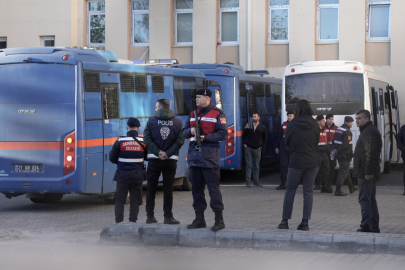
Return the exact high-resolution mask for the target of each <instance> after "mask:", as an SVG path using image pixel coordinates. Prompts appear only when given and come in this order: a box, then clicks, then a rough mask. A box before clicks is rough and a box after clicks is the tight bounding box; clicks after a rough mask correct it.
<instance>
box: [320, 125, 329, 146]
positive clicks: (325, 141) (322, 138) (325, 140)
mask: <svg viewBox="0 0 405 270" xmlns="http://www.w3.org/2000/svg"><path fill="white" fill-rule="evenodd" d="M327 148H328V138H327V137H326V132H325V128H323V129H322V130H321V133H320V135H319V142H318V150H326V149H327Z"/></svg>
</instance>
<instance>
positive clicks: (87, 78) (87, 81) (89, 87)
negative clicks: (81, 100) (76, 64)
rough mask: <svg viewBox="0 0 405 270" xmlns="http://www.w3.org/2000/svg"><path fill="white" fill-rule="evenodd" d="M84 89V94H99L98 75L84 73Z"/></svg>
mask: <svg viewBox="0 0 405 270" xmlns="http://www.w3.org/2000/svg"><path fill="white" fill-rule="evenodd" d="M84 89H85V91H86V92H100V74H98V73H84Z"/></svg>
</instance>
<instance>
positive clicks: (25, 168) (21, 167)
mask: <svg viewBox="0 0 405 270" xmlns="http://www.w3.org/2000/svg"><path fill="white" fill-rule="evenodd" d="M41 171H42V165H41V164H15V172H21V173H39V172H41Z"/></svg>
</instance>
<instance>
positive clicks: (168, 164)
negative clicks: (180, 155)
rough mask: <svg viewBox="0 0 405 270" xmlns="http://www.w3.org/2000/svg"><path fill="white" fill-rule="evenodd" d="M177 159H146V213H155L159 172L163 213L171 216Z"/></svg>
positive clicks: (151, 214) (151, 215) (167, 216)
mask: <svg viewBox="0 0 405 270" xmlns="http://www.w3.org/2000/svg"><path fill="white" fill-rule="evenodd" d="M176 169H177V161H176V160H172V159H166V160H160V159H150V160H149V161H148V185H147V187H148V190H147V192H146V214H147V215H148V216H149V217H153V216H154V215H155V197H156V190H157V186H158V184H159V177H160V174H162V175H163V215H164V217H165V218H171V217H172V216H173V213H172V208H173V183H174V178H175V176H176Z"/></svg>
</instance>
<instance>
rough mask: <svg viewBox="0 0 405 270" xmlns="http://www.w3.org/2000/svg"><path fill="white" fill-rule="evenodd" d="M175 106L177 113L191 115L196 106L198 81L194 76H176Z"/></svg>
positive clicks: (174, 87) (174, 86)
mask: <svg viewBox="0 0 405 270" xmlns="http://www.w3.org/2000/svg"><path fill="white" fill-rule="evenodd" d="M173 84H174V85H173V89H174V106H175V110H176V112H175V113H176V115H190V113H191V111H194V110H195V108H196V105H195V97H196V82H195V79H194V78H187V77H174V80H173Z"/></svg>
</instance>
